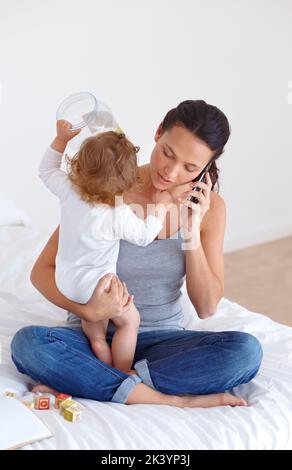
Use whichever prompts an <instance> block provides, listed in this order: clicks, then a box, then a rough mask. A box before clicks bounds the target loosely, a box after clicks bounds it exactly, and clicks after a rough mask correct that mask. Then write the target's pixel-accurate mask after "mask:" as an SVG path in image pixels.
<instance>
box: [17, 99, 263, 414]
mask: <svg viewBox="0 0 292 470" xmlns="http://www.w3.org/2000/svg"><path fill="white" fill-rule="evenodd" d="M229 133H230V131H229V125H228V121H227V119H226V117H225V115H224V114H223V113H222V112H221V111H220V110H219V109H218V108H216V107H215V106H212V105H209V104H207V103H205V102H204V101H202V100H197V101H193V100H188V101H184V102H182V103H180V105H178V106H177V107H176V108H174V109H172V110H170V111H169V112H168V113H167V115H166V116H165V118H164V120H163V122H162V123H161V124H160V126H159V127H158V129H157V131H156V134H155V142H156V144H155V147H154V149H153V151H152V154H151V158H150V163H149V164H146V165H144V166H142V167H139V184H138V185H137V188H135V187H134V188H133V189H132V190H131V191H130V192H129V193H127V195H126V198H127V200H126V202H127V203H128V204H130V205H131V207H132V208H133V210H134V211H135V212H136V214H137V215H139V216H140V217H142V218H145V217H146V216H147V205H148V204H153V203H155V201H156V195H157V192H159V191H161V190H169V191H170V192H171V194H172V195H173V204H171V205H170V206H169V211H168V213H167V216H166V219H165V222H164V227H163V229H162V231H161V232H160V234H159V235H158V237H157V239H155V240H154V241H153V242H152V243H150V244H149V245H148V246H146V247H139V246H135V245H133V244H131V243H129V242H127V241H121V244H120V251H119V257H118V263H117V276H116V277H115V276H114V277H113V279H112V283H111V289H110V291H109V292H106V291H105V290H104V287H105V285H106V284H107V282H108V277H107V276H104V277H103V278H101V280H100V281H99V283H98V285H97V287H96V289H95V291H94V294H93V296H92V298H91V299H90V300H89V302H88V303H87V304H85V305H82V304H78V303H76V302H72V301H70V300H68V299H67V298H66V297H64V296H63V295H62V294H61V293H60V292H59V291H58V289H57V287H56V284H55V275H54V274H55V257H56V253H57V249H58V229H57V230H56V231H55V232H54V233H53V235H52V236H51V238H50V240H49V241H48V243H47V245H46V247H45V248H44V250H43V252H42V253H41V255H40V256H39V258H38V260H37V262H36V263H35V266H34V268H33V271H32V274H31V280H32V283H33V284H34V286H35V287H36V288H37V289H38V290H39V291H40V292H41V293H42V294H43V295H44V296H45V297H46V298H47V299H48V300H50V301H51V302H53V303H55V304H56V305H58V306H59V307H61V308H63V309H66V310H68V311H69V312H70V313H69V316H68V324H67V326H66V327H57V328H48V327H42V326H29V327H26V328H23V329H21V330H20V331H18V332H17V333H16V335H15V337H14V339H13V341H12V359H13V361H14V363H15V365H16V367H17V368H18V370H19V371H20V372H22V373H25V374H28V375H29V376H31V377H32V378H33V379H35V380H37V381H39V382H41V383H43V384H45V386H41V385H39V386H37V387H36V388H35V390H47V387H53V388H54V389H56V390H59V391H61V392H64V393H69V394H71V395H75V396H79V397H84V398H90V399H95V400H98V401H112V402H117V403H125V404H134V403H152V404H168V405H173V406H179V407H211V406H219V405H231V406H236V405H246V404H247V403H246V401H245V400H244V399H242V398H240V397H236V396H233V395H231V394H230V393H228V390H230V389H232V388H233V387H235V386H237V385H239V384H242V383H247V382H249V381H250V380H251V379H252V378H253V377H254V376H255V375H256V374H257V372H258V369H259V367H260V364H261V360H262V349H261V346H260V344H259V342H258V340H257V339H256V338H255V337H253V336H252V335H250V334H247V333H242V332H236V331H227V332H220V333H218V332H214V333H213V332H206V331H192V330H185V328H183V327H182V326H181V322H182V319H183V313H182V309H181V305H180V296H181V292H180V288H181V286H182V284H183V282H184V280H186V286H187V292H188V295H189V298H190V300H191V302H192V303H193V305H194V307H195V309H196V312H197V314H198V316H199V317H200V318H206V317H208V316H210V315H213V314H215V313H216V309H217V305H218V302H219V301H220V299H221V298H222V296H223V291H224V263H223V239H224V231H225V218H226V215H225V203H224V201H223V199H222V198H221V197H220V196H219V195H218V194H217V193H216V192H215V191H214V189H215V184H216V183H217V180H218V169H217V166H216V160H217V159H218V158H219V157H220V155H221V154H222V153H223V151H224V146H225V144H226V142H227V140H228V138H229ZM211 160H212V165H211V168H210V170H209V173H208V174H207V183H203V182H200V183H196V186H197V187H199V188H200V189H201V191H200V192H198V191H196V192H194V191H193V186H194V185H193V184H191V180H193V179H194V178H195V177H196V176H197V175H198V174H199V173H200V172H201V170H202V168H204V167H205V166H206V164H207V163H208V162H210V161H211ZM141 181H142V183H141ZM192 195H195V197H196V198H197V199H198V200H199V203H198V204H195V203H194V202H191V201H190V200H189V198H190V196H192ZM120 279H121V280H122V281H123V282H122V281H121V280H120ZM128 290H129V291H130V293H131V295H134V298H135V305H136V306H137V309H138V311H139V313H140V317H141V322H140V328H139V333H138V338H137V346H136V352H135V357H134V361H133V365H132V367H133V369H134V370H133V369H132V370H131V371H129V373H128V374H125V373H123V372H121V371H119V370H117V369H115V368H113V367H111V366H109V365H107V364H105V363H103V362H102V361H100V360H98V359H97V358H96V357H95V356H94V354H93V352H92V350H91V349H90V345H89V342H88V340H87V338H86V336H85V335H84V333H83V332H82V329H81V319H83V320H87V321H99V320H102V319H110V318H111V317H114V316H117V314H118V315H120V316H122V315H127V311H128V310H129V308H130V306H129V292H128ZM117 312H118V313H117ZM231 321H232V319H231ZM114 329H115V326H114V324H113V322H111V321H110V322H109V327H108V332H107V341H108V344H109V345H111V341H112V336H113V332H114Z"/></svg>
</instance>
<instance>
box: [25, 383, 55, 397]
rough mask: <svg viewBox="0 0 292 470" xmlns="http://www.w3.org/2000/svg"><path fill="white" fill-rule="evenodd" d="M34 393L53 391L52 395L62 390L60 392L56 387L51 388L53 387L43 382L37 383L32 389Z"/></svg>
mask: <svg viewBox="0 0 292 470" xmlns="http://www.w3.org/2000/svg"><path fill="white" fill-rule="evenodd" d="M31 391H32V392H33V393H37V392H42V393H51V394H52V395H55V396H57V395H59V394H60V392H58V391H57V390H55V389H54V388H51V387H48V386H47V385H43V384H37V385H35V386H34V387H33V388H32V390H31Z"/></svg>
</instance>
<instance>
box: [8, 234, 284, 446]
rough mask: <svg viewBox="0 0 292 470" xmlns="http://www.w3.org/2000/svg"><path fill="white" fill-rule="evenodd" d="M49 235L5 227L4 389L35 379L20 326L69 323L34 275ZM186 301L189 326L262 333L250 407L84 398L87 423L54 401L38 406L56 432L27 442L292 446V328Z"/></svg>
mask: <svg viewBox="0 0 292 470" xmlns="http://www.w3.org/2000/svg"><path fill="white" fill-rule="evenodd" d="M48 236H49V235H48V234H44V233H40V232H38V230H36V229H35V228H32V227H6V228H0V247H1V250H0V333H1V335H0V341H1V347H2V348H1V349H2V351H1V352H2V360H1V365H0V394H2V393H3V392H4V391H5V390H8V389H9V390H12V391H17V392H19V393H22V392H23V393H24V392H25V391H27V390H28V387H29V385H30V384H31V383H32V380H31V379H30V378H29V377H27V376H25V375H22V374H19V373H18V372H17V371H16V369H15V367H14V365H13V363H12V361H11V359H10V352H9V345H10V341H11V339H12V337H13V335H14V333H15V332H16V331H17V330H18V329H20V328H22V327H23V326H26V325H30V324H39V325H48V326H57V325H61V324H62V323H63V322H64V320H65V318H66V315H65V312H64V311H63V310H61V309H59V308H57V307H55V306H53V305H51V304H50V303H49V302H47V301H45V300H44V299H43V298H42V296H41V295H40V294H38V293H37V292H36V291H35V289H34V288H33V287H32V286H31V285H30V282H29V272H30V268H31V266H32V264H33V261H34V259H35V258H36V256H37V254H38V253H39V252H40V250H41V249H42V247H43V245H44V243H45V241H46V239H47V238H48ZM239 269H240V267H239ZM184 305H185V311H186V324H187V327H188V328H189V329H200V330H213V331H222V330H240V331H245V332H249V333H252V334H254V335H255V336H256V337H257V338H258V339H259V340H260V341H261V343H262V345H263V349H264V359H263V364H262V367H261V369H260V372H259V374H258V375H257V377H256V378H255V379H254V380H253V381H252V382H251V383H249V384H246V385H241V386H239V387H237V388H236V389H234V392H235V393H236V394H237V395H241V396H243V397H244V398H246V399H247V400H248V403H249V406H248V407H236V408H231V407H217V408H209V409H190V408H184V409H181V408H175V407H171V406H164V405H163V406H161V405H130V406H127V405H122V404H116V403H111V402H95V401H92V400H81V399H80V400H79V401H80V403H82V405H83V407H84V411H83V417H82V421H81V422H79V423H74V424H72V423H69V422H67V421H65V420H64V419H63V418H62V417H61V416H60V415H59V413H58V412H57V411H56V410H54V409H53V410H50V411H40V412H37V413H39V414H40V416H41V417H42V419H43V420H44V421H45V423H46V424H47V425H48V426H49V428H50V429H51V430H52V431H53V433H54V434H55V436H54V437H53V438H50V439H46V440H44V441H41V442H38V443H34V444H32V445H30V446H26V447H24V449H108V450H113V449H119V450H121V449H127V450H131V449H145V450H148V449H167V450H169V449H174V450H182V449H292V328H289V327H286V326H284V325H280V324H278V323H276V322H274V321H272V320H270V319H269V318H267V317H265V316H263V315H260V314H256V313H252V312H250V311H248V310H246V309H245V308H243V307H241V306H240V305H238V304H236V303H232V302H230V301H228V300H227V299H222V301H221V302H220V306H219V309H218V312H217V314H216V315H215V316H214V317H212V318H209V319H206V320H198V319H197V320H196V319H193V320H192V319H191V317H190V304H189V301H188V299H187V298H186V297H184Z"/></svg>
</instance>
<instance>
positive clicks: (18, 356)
mask: <svg viewBox="0 0 292 470" xmlns="http://www.w3.org/2000/svg"><path fill="white" fill-rule="evenodd" d="M43 328H44V327H42V326H25V327H24V328H21V329H20V330H18V331H17V333H15V335H14V337H13V339H12V342H11V346H10V348H11V358H12V360H13V362H14V364H15V365H16V367H17V369H18V370H19V372H22V373H25V363H26V362H27V360H28V356H33V354H34V343H35V340H36V337H37V335H36V332H37V330H38V329H39V330H42V329H43Z"/></svg>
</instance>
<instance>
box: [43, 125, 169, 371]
mask: <svg viewBox="0 0 292 470" xmlns="http://www.w3.org/2000/svg"><path fill="white" fill-rule="evenodd" d="M71 128H72V125H71V124H70V123H69V122H67V121H57V137H56V138H55V140H54V141H53V142H52V144H51V146H50V147H49V148H48V149H47V151H46V153H45V155H44V157H43V159H42V161H41V164H40V168H39V176H40V178H41V179H42V181H43V182H44V184H45V185H46V186H47V188H48V189H50V191H51V192H52V193H54V194H55V195H56V196H58V198H59V200H60V205H61V221H60V234H59V246H58V253H57V257H56V284H57V287H58V289H59V290H60V291H61V292H62V294H64V295H65V296H66V297H67V298H69V299H70V300H72V301H75V302H79V303H82V304H85V303H87V302H88V300H89V299H90V297H91V296H92V294H93V291H94V289H95V287H96V285H97V283H98V281H99V279H100V278H101V277H102V276H104V275H105V274H107V273H113V275H115V273H116V263H117V258H118V254H119V240H121V239H123V240H126V241H128V242H131V243H135V244H137V245H140V246H146V245H148V244H149V243H151V242H152V241H153V240H154V239H155V237H156V236H157V235H158V233H159V232H160V231H161V229H162V227H163V221H164V218H165V215H166V210H167V205H168V204H170V203H171V201H172V199H171V195H170V193H168V192H167V191H161V192H160V193H159V194H158V198H157V203H158V204H157V205H150V206H149V208H150V211H149V210H148V217H147V218H146V219H145V221H144V220H142V219H140V218H138V217H137V216H136V215H135V214H134V212H133V211H132V210H131V209H130V207H129V206H128V205H127V204H125V203H124V202H123V193H125V192H126V191H128V190H129V189H130V188H131V187H132V186H133V185H134V183H135V182H136V180H137V152H138V150H139V149H138V148H137V147H135V146H134V145H133V144H132V143H131V142H130V141H129V140H128V139H127V138H126V136H125V135H124V134H122V133H117V132H113V131H108V132H103V133H99V134H97V135H95V136H93V137H90V138H88V139H86V140H85V141H84V142H83V143H82V144H81V147H80V150H79V152H78V153H77V154H76V155H75V156H74V157H73V158H72V159H68V158H66V161H67V165H68V172H67V173H66V172H65V171H62V170H61V169H60V167H61V163H62V155H63V153H64V152H65V149H66V146H67V143H68V142H69V140H71V139H72V138H73V137H74V136H75V135H77V134H78V133H79V132H80V130H78V131H72V130H71ZM117 201H119V204H118V205H117V204H116V202H117ZM107 289H110V286H109V287H108V288H107ZM130 305H131V306H130V309H129V310H128V311H127V313H126V314H124V315H122V316H117V317H114V318H112V319H111V320H112V321H113V323H114V324H115V326H116V331H115V333H114V335H113V340H112V349H110V347H109V345H108V344H107V342H106V331H107V326H108V320H100V321H96V322H88V321H85V320H82V328H83V331H84V333H85V334H86V336H87V337H88V339H89V341H90V344H91V348H92V350H93V352H94V353H95V355H96V356H97V357H98V358H99V359H100V360H101V361H103V362H105V363H107V364H109V365H111V366H113V367H115V368H117V369H119V370H121V371H123V372H128V371H129V370H130V369H131V367H132V362H133V359H134V354H135V349H136V342H137V334H138V329H139V325H140V315H139V312H138V311H137V309H136V307H135V305H134V303H133V302H131V303H130Z"/></svg>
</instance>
